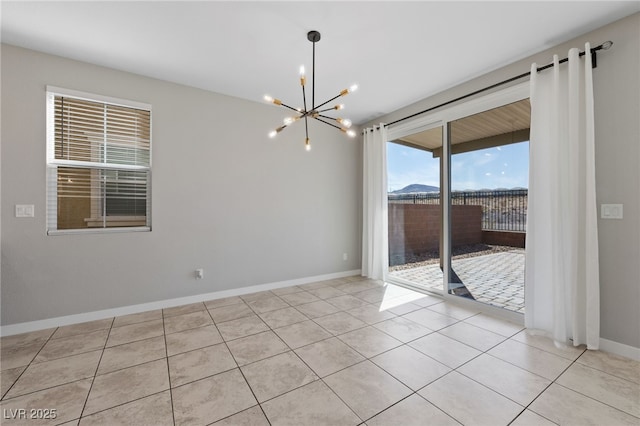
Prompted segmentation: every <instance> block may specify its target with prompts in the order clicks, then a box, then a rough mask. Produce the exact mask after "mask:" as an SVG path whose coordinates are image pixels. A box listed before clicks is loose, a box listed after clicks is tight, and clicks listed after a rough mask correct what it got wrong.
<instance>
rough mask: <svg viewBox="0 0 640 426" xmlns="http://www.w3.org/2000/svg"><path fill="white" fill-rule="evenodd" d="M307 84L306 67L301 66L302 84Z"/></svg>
mask: <svg viewBox="0 0 640 426" xmlns="http://www.w3.org/2000/svg"><path fill="white" fill-rule="evenodd" d="M306 82H307V78H306V77H305V76H304V65H301V66H300V84H301V85H303V86H304V85H305V84H306Z"/></svg>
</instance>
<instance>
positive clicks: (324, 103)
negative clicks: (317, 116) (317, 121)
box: [314, 93, 343, 110]
mask: <svg viewBox="0 0 640 426" xmlns="http://www.w3.org/2000/svg"><path fill="white" fill-rule="evenodd" d="M340 96H343V95H342V93H339V94H338V95H337V96H334V97H333V98H331V99H329V100H328V101H326V102H323V103H321V104H320V105H318V106H317V107H315V108H314V110H315V109H318V108H320V107H323V106H325V105H326V104H328V103H329V102H332V101H335V100H336V99H338V98H339V97H340Z"/></svg>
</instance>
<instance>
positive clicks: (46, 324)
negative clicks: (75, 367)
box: [0, 269, 361, 336]
mask: <svg viewBox="0 0 640 426" xmlns="http://www.w3.org/2000/svg"><path fill="white" fill-rule="evenodd" d="M360 272H361V271H360V269H354V270H352V271H344V272H335V273H332V274H325V275H316V276H313V277H304V278H296V279H293V280H287V281H278V282H273V283H267V284H259V285H254V286H249V287H242V288H234V289H229V290H222V291H215V292H213V293H204V294H196V295H194V296H186V297H178V298H176V299H167V300H159V301H157V302H150V303H141V304H139V305H129V306H122V307H120V308H112V309H104V310H101V311H93V312H85V313H82V314H75V315H66V316H63V317H56V318H49V319H44V320H38V321H29V322H22V323H19V324H10V325H3V326H1V327H0V336H11V335H14V334H20V333H28V332H30V331H37V330H44V329H47V328H54V327H61V326H64V325H71V324H78V323H81V322H87V321H95V320H100V319H105V318H112V317H118V316H122V315H129V314H137V313H140V312H146V311H153V310H155V309H164V308H171V307H174V306H180V305H187V304H189V303H197V302H205V301H207V300H214V299H222V298H224V297H231V296H240V295H243V294H248V293H255V292H258V291H265V290H273V289H276V288H283V287H291V286H294V285H302V284H309V283H313V282H318V281H326V280H332V279H335V278H344V277H349V276H352V275H359V274H360Z"/></svg>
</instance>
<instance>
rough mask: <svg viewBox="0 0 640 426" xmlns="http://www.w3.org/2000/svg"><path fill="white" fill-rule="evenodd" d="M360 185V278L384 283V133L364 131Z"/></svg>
mask: <svg viewBox="0 0 640 426" xmlns="http://www.w3.org/2000/svg"><path fill="white" fill-rule="evenodd" d="M363 152H364V158H363V182H362V198H363V202H362V210H363V216H362V275H363V276H365V277H369V278H373V279H376V280H384V279H386V276H387V271H388V269H389V255H388V253H389V248H388V246H387V243H388V239H389V230H388V225H387V131H386V129H385V127H384V124H380V126H379V127H374V128H369V129H365V133H364V149H363Z"/></svg>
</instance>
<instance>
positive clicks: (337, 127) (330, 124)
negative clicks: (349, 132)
mask: <svg viewBox="0 0 640 426" xmlns="http://www.w3.org/2000/svg"><path fill="white" fill-rule="evenodd" d="M313 118H315V119H316V120H318V121H320V122H322V123H324V124H327V125H329V126H331V127H335V128H336V129H338V130H340V131H341V132H344V131H345V129H343V128H342V127H340V126H336V125H335V124H333V123H329V122H328V121H324V120H323V119H321V118H318V117H313Z"/></svg>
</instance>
